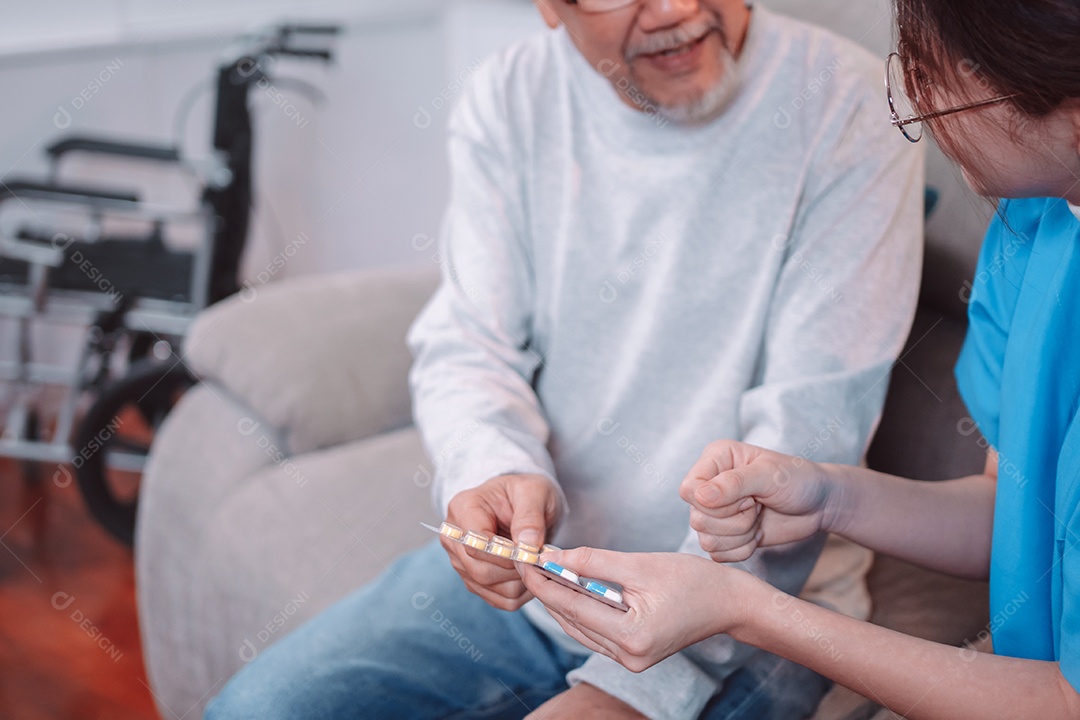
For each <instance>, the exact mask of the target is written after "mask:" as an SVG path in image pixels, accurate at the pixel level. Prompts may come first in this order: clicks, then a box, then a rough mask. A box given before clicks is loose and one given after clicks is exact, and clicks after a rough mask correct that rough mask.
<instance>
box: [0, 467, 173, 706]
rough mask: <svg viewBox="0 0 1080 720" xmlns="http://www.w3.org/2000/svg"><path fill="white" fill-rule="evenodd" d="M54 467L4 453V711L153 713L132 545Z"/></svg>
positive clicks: (0, 571)
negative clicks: (29, 471)
mask: <svg viewBox="0 0 1080 720" xmlns="http://www.w3.org/2000/svg"><path fill="white" fill-rule="evenodd" d="M55 471H56V468H55V467H49V466H40V482H39V483H37V485H32V484H28V483H26V482H25V481H24V479H23V477H22V474H21V472H20V468H19V465H18V464H17V463H13V462H11V461H8V460H0V718H5V719H6V718H13V719H15V718H17V719H18V720H46V719H49V720H52V719H58V718H64V720H68V719H70V718H78V719H79V720H95V719H97V718H102V719H104V718H109V719H110V720H111V719H113V718H124V719H125V720H141V719H143V718H157V717H158V714H157V711H156V710H155V708H154V703H153V698H152V696H151V694H150V691H149V689H148V687H147V679H146V673H145V671H144V669H143V659H142V652H141V649H140V646H139V631H138V622H137V619H136V609H135V578H134V570H133V566H132V554H131V551H130V550H129V549H127V548H125V547H123V546H121V545H119V544H118V543H117V542H115V541H114V540H112V539H111V537H110V536H108V535H107V534H106V533H105V532H104V531H103V530H101V529H100V528H99V527H98V526H97V524H96V523H95V522H94V520H92V519H91V518H90V516H89V515H88V514H87V512H86V509H85V507H84V506H83V503H82V498H81V497H80V496H79V493H78V490H77V489H76V487H75V485H74V484H66V482H65V480H66V478H65V477H64V476H62V475H61V476H60V482H55V481H54V473H55ZM62 485H66V486H64V487H61V486H62Z"/></svg>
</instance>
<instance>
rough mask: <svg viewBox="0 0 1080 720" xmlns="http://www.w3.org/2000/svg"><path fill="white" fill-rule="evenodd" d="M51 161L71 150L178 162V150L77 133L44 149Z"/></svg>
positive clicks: (58, 158)
mask: <svg viewBox="0 0 1080 720" xmlns="http://www.w3.org/2000/svg"><path fill="white" fill-rule="evenodd" d="M45 152H46V153H47V154H48V155H49V157H50V158H51V159H52V161H53V162H59V161H60V159H61V158H62V157H63V156H64V155H67V154H68V153H72V152H85V153H92V154H97V155H116V156H120V157H129V158H137V159H139V160H153V161H155V162H165V163H178V162H180V151H179V150H177V149H176V148H175V147H166V146H163V145H148V144H144V143H128V142H117V141H115V140H103V139H101V138H94V137H87V136H82V135H77V136H74V137H68V138H64V139H62V140H58V141H56V142H54V143H53V144H52V145H50V146H49V147H47V148H46V149H45Z"/></svg>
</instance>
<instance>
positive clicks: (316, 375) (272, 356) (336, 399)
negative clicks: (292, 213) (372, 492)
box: [184, 266, 438, 453]
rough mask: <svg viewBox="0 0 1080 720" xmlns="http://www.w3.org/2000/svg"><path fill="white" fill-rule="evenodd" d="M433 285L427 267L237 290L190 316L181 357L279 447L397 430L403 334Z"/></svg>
mask: <svg viewBox="0 0 1080 720" xmlns="http://www.w3.org/2000/svg"><path fill="white" fill-rule="evenodd" d="M437 282H438V269H437V268H435V267H434V266H432V267H424V268H410V269H401V270H374V271H372V270H368V271H364V272H354V273H343V274H339V275H329V276H318V277H305V278H300V279H296V280H288V281H284V282H280V283H271V284H267V285H262V286H259V287H250V286H249V287H245V288H244V289H243V290H241V292H240V293H239V294H238V295H236V296H233V297H232V298H230V299H228V300H226V301H224V302H221V303H219V304H217V305H215V306H213V307H210V308H209V309H207V310H205V311H204V312H203V313H201V314H200V315H199V317H198V318H197V319H196V321H195V323H194V325H193V326H192V328H191V331H190V332H189V333H188V337H187V340H186V342H185V347H184V353H185V357H186V361H187V362H188V364H189V366H190V367H191V369H192V370H193V371H194V372H195V374H196V375H198V376H199V377H201V378H204V379H209V380H213V381H214V382H215V383H216V384H217V385H219V386H221V387H222V388H223V389H224V390H225V391H226V392H228V393H230V394H231V395H233V396H234V397H236V398H237V399H238V400H239V401H240V402H241V403H243V404H244V405H246V406H248V407H249V408H250V409H251V410H252V411H253V413H254V415H255V416H257V417H258V418H259V420H258V422H267V423H269V424H270V425H272V426H273V427H274V428H275V430H276V431H278V432H280V433H281V435H282V436H283V438H284V443H285V448H284V449H285V451H286V452H288V453H302V452H308V451H311V450H316V449H319V448H326V447H332V446H334V445H339V444H341V443H345V442H349V441H352V440H357V439H360V438H364V437H368V436H371V435H375V434H377V433H380V432H385V431H387V430H391V429H394V428H399V427H403V426H405V425H408V424H409V423H410V422H411V412H410V402H409V390H408V371H409V367H410V365H411V363H412V358H411V357H410V355H409V351H408V349H407V348H406V346H405V334H406V332H407V330H408V328H409V325H410V324H411V323H412V320H413V318H415V317H416V315H417V313H419V312H420V309H421V308H422V307H423V305H424V303H425V302H426V301H427V299H428V297H430V295H431V293H432V292H433V291H434V289H435V286H436V284H437ZM251 422H252V423H254V422H256V421H255V420H254V419H252V421H251Z"/></svg>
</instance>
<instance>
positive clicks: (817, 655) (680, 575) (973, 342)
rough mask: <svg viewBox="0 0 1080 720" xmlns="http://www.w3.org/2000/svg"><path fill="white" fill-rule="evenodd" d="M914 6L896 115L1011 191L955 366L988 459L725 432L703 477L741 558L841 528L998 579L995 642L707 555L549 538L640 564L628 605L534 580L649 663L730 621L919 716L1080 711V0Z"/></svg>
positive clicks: (613, 560) (990, 190) (603, 561)
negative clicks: (815, 455) (888, 463)
mask: <svg viewBox="0 0 1080 720" xmlns="http://www.w3.org/2000/svg"><path fill="white" fill-rule="evenodd" d="M896 5H897V16H898V21H899V36H900V43H899V48H898V52H897V53H894V54H893V55H891V56H890V57H889V58H888V61H887V71H886V83H887V86H888V90H889V110H890V112H891V118H892V124H893V125H894V126H896V127H898V128H899V130H900V131H901V132H902V133H903V134H904V135H905V136H906V137H907V138H908V140H910V141H911V142H918V141H919V140H920V139H921V137H922V134H923V128H924V127H925V128H927V129H929V131H930V132H931V133H932V134H933V135H934V138H935V139H936V140H937V142H938V144H939V145H940V146H941V147H942V148H943V149H944V151H945V152H946V154H948V155H949V156H950V157H951V158H952V159H953V160H954V161H956V163H957V164H958V165H959V166H960V168H961V169H962V171H963V174H964V177H965V178H966V180H967V182H968V183H969V184H970V185H971V187H972V188H974V189H975V190H976V191H977V192H979V193H980V194H983V195H986V196H990V197H1002V198H1011V199H1006V200H1002V201H1001V204H1000V205H999V209H998V214H997V217H996V219H995V220H994V222H993V224H992V225H991V227H990V228H989V230H988V232H987V235H986V239H985V242H984V245H983V248H982V253H981V257H980V261H979V272H978V274H977V276H976V282H975V284H974V286H973V292H972V296H971V305H970V310H969V312H970V328H969V331H968V337H967V339H966V341H965V345H964V348H963V350H962V352H961V355H960V359H959V362H958V364H957V368H956V375H957V379H958V382H959V387H960V391H961V394H962V395H963V397H964V400H965V402H966V403H967V405H968V407H969V409H970V412H971V414H972V416H973V418H974V419H975V421H976V422H977V423H978V424H979V428H980V430H981V431H982V433H983V435H984V436H985V437H986V439H987V441H988V442H989V443H990V444H991V445H992V446H993V451H992V452H990V453H989V455H988V462H987V465H986V468H985V470H984V472H983V473H982V474H979V475H975V476H971V477H966V478H960V479H956V480H951V481H946V482H938V483H923V482H913V481H909V480H904V479H901V478H896V477H892V476H888V475H884V474H881V473H877V472H873V471H870V470H867V469H864V468H858V467H847V466H838V465H825V464H818V463H813V462H809V461H807V460H803V459H800V458H792V457H787V456H783V455H780V454H777V453H773V452H769V451H767V450H763V449H760V448H756V447H752V446H749V445H744V444H741V443H737V442H726V441H721V442H717V443H714V444H712V445H711V446H709V447H708V448H706V450H705V452H704V454H703V455H702V457H701V459H700V460H699V461H698V463H697V464H696V465H695V466H694V467H693V468H692V470H691V471H690V473H689V475H688V476H687V478H686V479H685V480H684V481H683V486H682V495H683V497H684V499H686V500H687V501H688V502H691V504H692V505H693V506H694V507H695V508H696V509H695V510H693V511H692V516H691V518H692V523H691V524H692V525H693V526H694V527H695V529H697V530H698V531H699V536H700V539H701V542H702V546H703V547H704V548H705V549H707V550H711V553H710V554H711V555H712V557H713V559H714V560H717V561H720V562H730V561H738V560H742V559H745V558H747V557H748V556H750V555H751V554H752V553H753V552H754V551H755V550H756V549H757V548H758V547H767V546H775V545H779V544H783V543H787V542H791V541H794V540H799V539H803V538H806V537H809V536H810V535H813V534H814V533H817V532H820V531H831V532H835V533H838V534H840V535H843V536H845V537H848V538H850V539H852V540H855V541H856V542H859V543H861V544H864V545H866V546H869V547H870V548H872V549H874V550H876V551H878V552H882V553H885V554H889V555H894V556H897V557H900V558H904V559H906V560H909V561H911V562H915V563H918V564H921V565H924V566H926V567H929V568H932V569H935V570H939V571H942V572H948V573H951V574H954V575H959V576H963V577H969V578H989V580H990V594H991V618H992V620H991V624H990V631H991V635H992V639H993V646H994V647H993V653H992V654H991V653H989V652H976V651H975V650H974V649H972V648H967V649H963V650H960V649H957V648H955V647H948V646H945V645H941V644H937V643H933V642H929V641H925V640H921V639H917V638H913V637H908V636H905V635H903V634H900V633H897V632H893V631H891V630H887V629H884V628H881V627H877V626H874V625H871V624H868V623H864V622H860V621H857V620H854V619H851V618H848V617H844V616H841V615H838V614H835V613H832V612H830V611H828V610H825V609H823V608H821V607H817V606H815V605H811V604H809V603H806V602H803V601H801V600H799V599H797V598H794V597H791V596H788V595H785V594H783V593H780V592H778V591H776V590H774V589H773V588H771V587H769V586H768V585H766V584H765V583H763V582H761V581H760V580H757V579H756V578H754V577H752V576H750V575H748V574H746V573H744V572H742V571H740V570H737V569H734V568H731V567H727V566H724V565H721V564H716V563H711V564H710V563H709V562H708V561H707V560H703V559H701V558H696V557H691V556H688V555H660V554H655V555H628V554H619V553H611V552H605V551H599V550H592V549H588V548H582V549H578V550H573V551H564V552H560V553H552V554H546V555H545V556H544V559H545V560H552V561H554V562H556V563H559V564H560V565H563V566H565V567H569V568H573V569H574V570H576V571H577V572H579V573H580V574H581V575H584V576H590V577H608V578H613V579H617V580H619V581H620V582H622V583H623V584H624V586H625V593H624V597H625V601H626V603H627V604H628V605H629V606H630V608H631V610H630V612H628V613H622V612H619V611H617V610H612V609H611V608H608V607H606V606H605V605H602V604H600V603H597V602H594V601H592V600H591V599H589V598H585V597H582V596H581V595H579V594H577V593H574V592H572V591H570V590H567V589H565V588H563V587H562V586H560V585H558V584H556V583H554V582H549V581H547V580H545V579H544V577H543V576H542V575H540V574H539V573H538V572H529V573H527V575H528V577H527V581H526V584H527V585H528V586H529V588H530V589H531V590H532V591H533V593H535V595H536V596H537V597H539V598H540V599H541V600H542V601H544V603H545V604H546V605H547V606H548V608H549V609H551V610H552V611H553V613H554V614H556V617H557V618H558V619H559V621H560V623H561V624H562V625H563V627H564V628H565V629H566V630H567V631H568V632H569V633H570V634H571V635H573V636H574V637H575V638H577V639H578V640H580V641H581V642H582V643H584V644H585V645H587V646H588V647H590V648H592V649H594V650H596V651H598V652H602V653H605V654H607V655H609V656H610V657H612V658H614V659H616V660H618V661H619V662H621V663H622V664H623V665H625V666H626V667H628V668H630V669H632V670H642V669H644V668H646V667H649V666H651V665H652V664H654V663H656V662H658V661H660V660H661V659H663V658H665V657H667V656H668V655H670V654H671V653H674V652H676V651H678V650H679V649H681V648H683V647H686V646H687V645H690V644H692V643H694V642H697V641H699V640H701V639H703V638H705V637H708V636H710V635H712V634H716V633H727V634H730V635H731V636H733V637H734V638H735V639H737V640H741V641H743V642H747V643H750V644H753V645H756V646H758V647H761V648H763V649H765V650H767V651H770V652H773V653H776V654H778V655H782V656H784V657H786V658H789V659H791V660H794V661H796V662H799V663H801V664H803V665H805V666H807V667H809V668H811V669H813V670H816V671H817V672H819V673H821V674H823V675H826V676H828V677H830V678H832V679H834V680H835V681H836V682H838V683H841V684H843V685H845V686H847V687H850V688H852V689H853V690H855V691H857V692H859V693H861V694H863V695H866V696H867V697H870V698H873V699H875V700H876V701H878V702H880V703H881V704H883V705H885V706H887V707H888V708H890V709H891V710H893V711H895V712H897V713H902V714H904V715H905V716H907V717H910V718H948V719H949V720H960V719H962V718H980V719H982V718H1010V719H1017V718H1039V719H1040V720H1045V719H1048V718H1080V692H1078V689H1080V546H1078V544H1080V420H1078V419H1077V414H1078V410H1077V408H1078V405H1080V334H1078V332H1077V324H1076V320H1075V318H1076V317H1077V316H1078V313H1080V219H1078V218H1080V208H1078V207H1077V205H1080V61H1077V60H1076V59H1075V57H1074V56H1073V55H1072V51H1073V50H1074V49H1075V48H1076V46H1077V43H1078V41H1080V3H1078V2H1076V1H1075V0H1027V1H1026V2H1021V1H1019V0H897V3H896ZM882 121H883V122H884V121H885V118H884V117H883V118H882ZM701 508H704V509H705V511H702V510H701Z"/></svg>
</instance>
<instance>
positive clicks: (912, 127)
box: [885, 53, 1016, 143]
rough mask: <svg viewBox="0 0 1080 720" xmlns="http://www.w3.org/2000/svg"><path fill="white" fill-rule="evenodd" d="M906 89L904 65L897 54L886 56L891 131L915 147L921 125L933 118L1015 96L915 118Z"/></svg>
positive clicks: (921, 128)
mask: <svg viewBox="0 0 1080 720" xmlns="http://www.w3.org/2000/svg"><path fill="white" fill-rule="evenodd" d="M906 88H907V86H906V85H905V84H904V63H903V61H902V60H901V59H900V55H899V54H898V53H890V54H889V57H888V58H887V59H886V60H885V94H886V95H887V97H888V99H889V114H890V118H891V120H892V124H893V127H895V128H899V130H900V132H902V133H903V134H904V137H906V138H907V139H908V140H909V141H911V142H913V143H915V142H919V140H922V136H923V123H924V122H926V121H927V120H933V119H934V118H939V117H944V116H945V115H952V114H953V113H958V112H963V111H965V110H974V109H976V108H981V107H986V106H987V105H996V104H997V103H1000V102H1005V101H1006V100H1010V99H1012V98H1014V97H1016V96H1015V95H1000V96H998V97H993V98H990V99H989V100H980V101H979V102H973V103H968V104H967V105H961V106H959V107H954V108H949V109H948V110H935V111H933V112H928V113H922V114H919V113H917V112H915V103H913V102H912V101H911V98H909V97H908V95H907V89H906Z"/></svg>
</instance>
